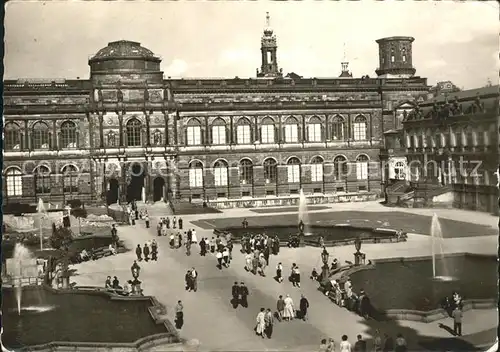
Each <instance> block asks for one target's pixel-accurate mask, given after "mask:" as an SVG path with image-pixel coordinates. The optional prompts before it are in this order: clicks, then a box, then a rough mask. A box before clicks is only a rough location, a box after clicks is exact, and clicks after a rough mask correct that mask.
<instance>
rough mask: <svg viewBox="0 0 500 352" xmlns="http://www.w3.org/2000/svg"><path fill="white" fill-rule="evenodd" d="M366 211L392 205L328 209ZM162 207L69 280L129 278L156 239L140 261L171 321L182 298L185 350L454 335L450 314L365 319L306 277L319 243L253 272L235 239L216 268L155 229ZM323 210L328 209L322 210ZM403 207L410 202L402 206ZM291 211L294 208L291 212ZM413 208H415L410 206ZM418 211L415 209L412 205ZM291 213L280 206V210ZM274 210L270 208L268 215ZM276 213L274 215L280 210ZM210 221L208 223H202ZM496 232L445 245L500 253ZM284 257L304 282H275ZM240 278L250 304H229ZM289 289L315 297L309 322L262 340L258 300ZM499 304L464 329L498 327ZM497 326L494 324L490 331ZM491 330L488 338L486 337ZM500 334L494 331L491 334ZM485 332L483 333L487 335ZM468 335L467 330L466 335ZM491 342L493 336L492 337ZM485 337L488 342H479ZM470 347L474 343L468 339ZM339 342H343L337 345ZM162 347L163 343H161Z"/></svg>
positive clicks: (400, 248) (374, 254)
mask: <svg viewBox="0 0 500 352" xmlns="http://www.w3.org/2000/svg"><path fill="white" fill-rule="evenodd" d="M334 209H336V210H339V209H342V210H345V211H348V210H357V211H359V210H362V211H367V212H370V211H371V212H374V211H385V212H387V211H390V209H389V210H388V208H385V207H383V206H381V205H380V204H378V203H377V204H375V203H374V202H370V203H349V204H335V205H332V206H331V207H330V209H328V210H324V211H332V210H334ZM415 210H417V211H418V213H420V214H421V215H427V216H431V215H432V214H433V212H436V214H437V215H438V216H439V217H440V218H446V219H451V220H462V221H463V220H464V219H465V220H467V221H469V219H470V220H473V221H471V222H474V223H476V224H481V225H486V226H493V224H494V223H495V226H496V224H497V221H498V220H497V218H496V217H494V216H491V215H488V214H482V213H476V212H465V211H457V210H453V211H452V210H447V209H431V210H429V209H415ZM163 211H164V210H163V209H161V208H159V207H151V208H150V209H149V213H150V215H151V218H152V220H153V221H152V222H153V224H152V227H151V228H150V229H149V230H148V229H146V228H145V227H144V223H143V222H142V221H139V222H138V223H137V225H135V226H124V227H119V231H118V234H119V236H120V238H121V239H122V240H123V241H124V242H125V244H126V245H127V247H128V248H130V249H132V251H130V252H126V253H123V254H119V255H117V256H112V257H107V258H103V259H100V260H98V261H92V262H86V263H82V264H78V265H75V268H76V269H77V276H75V277H72V281H74V282H76V283H77V285H99V286H103V285H104V281H105V279H106V276H108V275H111V276H115V275H116V276H118V278H119V279H120V281H121V282H123V281H124V280H128V279H129V278H130V266H131V265H132V263H133V260H134V259H135V253H134V251H133V249H134V248H135V247H136V246H137V244H141V245H142V244H144V243H145V242H146V241H149V240H152V239H156V240H157V242H158V244H159V258H158V261H157V262H148V263H145V262H141V263H140V264H139V265H140V266H141V269H142V270H141V276H140V280H141V281H142V282H143V288H144V292H145V294H146V295H152V296H155V297H156V298H157V299H158V300H159V301H160V302H161V303H163V304H165V305H166V306H167V308H168V312H169V316H170V317H171V319H172V320H173V316H174V311H173V310H174V309H173V308H174V306H175V304H176V302H177V300H182V301H183V303H184V311H185V325H184V327H183V328H182V330H181V332H180V334H181V336H182V337H183V338H184V339H186V340H187V341H188V342H189V343H188V344H187V345H189V346H191V347H186V348H187V349H188V350H196V346H198V350H199V351H227V350H239V351H250V350H252V351H273V350H286V351H314V350H317V348H318V346H319V342H320V340H321V339H322V338H327V337H333V338H334V339H335V341H337V343H338V341H339V340H340V337H341V335H343V334H346V335H348V336H349V341H351V343H354V342H355V340H356V335H357V334H361V335H363V337H364V338H365V339H370V338H371V337H372V336H373V335H374V332H375V329H380V331H381V333H384V332H388V333H389V334H391V335H393V336H395V334H397V333H398V332H401V333H403V335H404V336H405V337H406V338H407V341H408V344H409V346H410V347H413V349H418V350H421V349H422V345H421V343H422V341H425V340H429V339H433V338H449V337H450V336H451V335H450V333H449V332H448V331H447V330H446V329H444V328H440V327H439V324H440V323H441V324H444V325H445V326H448V327H450V326H452V321H451V319H444V320H442V321H437V322H433V323H429V324H425V323H418V322H408V321H391V322H375V321H372V320H369V321H365V320H364V319H362V318H361V317H359V316H357V315H355V314H353V313H351V312H349V311H347V310H346V309H344V308H340V307H338V306H336V305H335V304H333V303H330V302H329V300H327V299H326V298H325V297H324V295H322V294H321V293H320V292H319V291H318V290H317V285H316V284H315V283H313V282H311V281H310V280H309V279H308V277H309V273H310V272H311V270H312V268H313V267H317V268H319V267H320V266H321V261H320V259H319V258H320V256H319V255H320V250H319V249H318V248H312V247H306V248H300V249H289V248H282V249H281V251H280V254H279V256H278V257H273V256H271V258H270V266H269V267H268V269H267V277H259V276H254V275H252V274H249V273H247V272H246V271H245V270H244V268H243V266H244V258H243V255H242V254H241V253H240V252H239V246H235V249H234V258H233V261H232V263H231V267H230V268H229V269H223V270H219V269H217V268H216V259H215V257H213V256H212V255H210V254H207V256H206V257H200V256H199V254H198V248H197V247H196V246H193V248H192V255H191V256H189V257H188V256H186V255H185V253H184V250H182V249H177V250H175V249H170V248H169V247H168V237H157V236H156V221H157V217H158V216H163V215H164V214H163ZM320 211H323V210H320ZM397 211H402V212H406V209H397ZM291 213H292V214H293V212H291ZM409 213H410V212H409ZM411 213H413V209H412V212H411ZM283 214H286V213H279V215H283ZM262 215H263V214H257V213H255V212H252V211H250V210H248V209H231V210H227V211H224V212H222V213H219V214H204V215H189V216H182V218H183V220H184V224H185V225H184V229H185V230H187V228H196V230H197V237H198V239H201V237H212V229H205V228H201V227H198V226H195V225H193V224H191V221H195V220H201V219H217V218H218V219H224V218H230V217H248V218H250V217H254V216H262ZM266 215H269V214H266ZM277 215H278V214H276V216H277ZM204 227H205V226H204ZM497 242H498V238H497V236H481V237H462V238H449V239H445V245H444V250H445V252H450V253H451V252H464V251H467V252H474V253H490V254H493V253H495V254H496V253H497ZM351 247H352V246H345V247H335V248H333V249H329V251H330V253H331V255H332V256H335V257H337V258H339V260H341V261H342V262H343V261H345V260H350V261H352V260H353V258H352V257H353V254H352V253H353V252H354V248H351ZM429 249H430V242H429V237H428V236H423V235H419V234H410V235H409V238H408V241H407V242H401V243H393V244H365V245H363V248H362V251H363V252H365V253H366V255H367V259H376V258H384V257H385V258H386V257H410V256H420V255H429ZM278 261H280V262H282V263H283V266H284V276H285V277H287V276H288V274H289V270H290V269H289V268H290V267H291V264H292V263H297V264H298V265H299V267H301V273H302V288H300V289H298V288H294V287H293V286H292V285H291V284H290V283H289V282H284V283H281V284H278V283H277V282H275V281H274V280H273V276H274V271H275V270H274V268H275V266H276V264H277V262H278ZM191 267H195V268H196V269H197V271H198V273H199V281H198V288H199V289H198V292H196V293H194V292H187V291H185V290H184V274H185V272H186V270H187V269H189V268H191ZM235 281H237V282H241V281H244V282H245V283H246V285H247V286H248V288H249V290H250V296H249V308H246V309H245V308H242V307H238V308H237V309H233V308H232V306H231V305H230V299H231V286H232V284H233V283H234V282H235ZM280 294H282V295H286V294H290V295H291V297H292V298H293V299H294V302H295V304H296V305H298V303H299V300H300V295H301V294H304V295H305V296H306V297H307V298H308V300H309V302H310V305H311V306H310V310H309V317H310V320H309V321H308V322H303V321H292V322H282V323H277V324H276V325H275V329H274V330H275V332H274V335H273V338H272V339H270V340H268V339H265V340H263V339H261V338H260V337H257V336H256V335H255V333H254V331H253V328H254V326H255V317H256V315H257V313H258V311H259V309H260V308H261V307H263V308H271V309H272V310H273V311H274V310H275V309H276V300H277V297H278V295H280ZM497 318H498V316H497V312H496V310H472V311H467V312H465V314H464V323H463V330H464V333H465V334H466V335H469V336H471V335H472V336H473V335H474V334H476V333H480V332H482V331H484V330H491V329H492V328H496V326H497ZM493 332H494V331H493ZM489 336H490V335H488V337H487V338H486V341H488V339H489V338H490V337H489ZM491 336H495V334H494V333H493V335H491ZM484 338H485V337H484V336H483V337H482V339H483V340H484ZM464 339H465V340H467V336H466V337H465V338H464ZM491 341H492V343H493V338H491ZM482 342H484V341H482ZM464 346H466V347H465V348H470V347H471V345H468V344H466V343H465V345H464ZM337 348H338V345H337ZM158 351H159V350H158Z"/></svg>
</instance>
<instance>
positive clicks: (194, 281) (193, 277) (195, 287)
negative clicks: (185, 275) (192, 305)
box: [191, 267, 198, 292]
mask: <svg viewBox="0 0 500 352" xmlns="http://www.w3.org/2000/svg"><path fill="white" fill-rule="evenodd" d="M191 280H192V287H193V291H194V292H196V291H198V272H197V271H196V269H195V268H194V267H192V268H191Z"/></svg>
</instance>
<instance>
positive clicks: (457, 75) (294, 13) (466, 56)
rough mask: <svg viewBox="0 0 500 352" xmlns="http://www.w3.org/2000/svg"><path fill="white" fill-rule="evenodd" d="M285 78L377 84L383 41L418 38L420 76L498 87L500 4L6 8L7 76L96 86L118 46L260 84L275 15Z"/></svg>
mask: <svg viewBox="0 0 500 352" xmlns="http://www.w3.org/2000/svg"><path fill="white" fill-rule="evenodd" d="M266 11H269V12H270V14H271V27H272V28H273V29H274V31H275V33H276V35H277V38H278V63H279V65H280V67H281V68H283V71H284V72H285V73H287V72H296V73H298V74H300V75H302V76H309V77H337V76H338V75H339V74H340V62H341V61H342V58H343V56H344V43H345V48H346V50H345V51H346V56H347V59H348V61H349V62H350V69H351V70H352V72H353V74H354V76H355V77H360V76H362V75H365V74H368V75H370V76H371V77H374V76H376V75H375V73H374V71H375V69H376V68H377V66H378V47H377V44H376V43H375V40H376V39H379V38H382V37H386V36H395V35H404V36H413V37H415V42H414V43H413V65H414V66H415V68H416V69H417V73H416V75H418V76H421V77H427V78H428V79H429V83H430V84H434V83H436V82H438V81H443V80H451V81H452V82H454V83H455V84H457V85H458V86H459V87H465V88H475V87H481V86H484V85H485V84H486V83H487V81H488V79H490V80H491V81H492V82H493V84H496V83H497V82H498V68H499V67H498V66H499V65H498V53H499V36H498V32H499V18H498V16H499V15H498V13H499V12H498V5H497V4H496V2H494V1H491V2H486V3H478V2H474V1H466V2H461V3H457V2H452V1H441V2H431V1H426V2H415V1H404V2H395V1H383V2H375V1H368V0H365V1H361V2H347V1H341V2H334V1H321V2H316V1H312V0H311V1H301V2H268V1H265V0H260V1H257V2H249V1H225V2H221V1H217V2H215V1H214V2H212V1H211V2H202V1H189V2H188V1H180V2H171V1H166V2H156V1H155V2H139V1H133V2H128V1H127V2H117V1H115V2H96V1H84V2H69V1H62V2H57V1H49V2H38V1H37V2H16V1H12V2H9V3H8V4H7V5H6V14H5V59H4V64H5V78H6V79H17V78H21V77H22V78H76V77H80V78H87V77H88V76H89V70H88V64H87V60H88V58H89V56H91V55H92V54H94V53H96V52H97V51H98V50H99V49H101V48H102V47H105V46H106V45H107V43H108V42H110V41H115V40H121V39H127V40H132V41H138V42H140V43H142V45H143V46H144V47H146V48H148V49H150V50H152V51H153V52H154V53H155V54H157V55H159V56H160V57H162V59H163V62H162V68H163V71H164V72H165V76H172V77H181V76H182V77H234V76H239V77H254V76H255V69H256V68H257V67H260V37H261V35H262V30H263V28H264V27H265V14H266Z"/></svg>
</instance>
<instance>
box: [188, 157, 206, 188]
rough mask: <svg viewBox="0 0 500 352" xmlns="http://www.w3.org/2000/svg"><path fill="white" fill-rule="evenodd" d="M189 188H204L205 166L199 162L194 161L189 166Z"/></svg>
mask: <svg viewBox="0 0 500 352" xmlns="http://www.w3.org/2000/svg"><path fill="white" fill-rule="evenodd" d="M189 187H191V188H201V187H203V164H202V163H201V162H199V161H193V162H191V164H190V165H189Z"/></svg>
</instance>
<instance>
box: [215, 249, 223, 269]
mask: <svg viewBox="0 0 500 352" xmlns="http://www.w3.org/2000/svg"><path fill="white" fill-rule="evenodd" d="M215 258H217V268H219V270H222V258H223V255H222V252H221V251H217V253H216V254H215Z"/></svg>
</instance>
